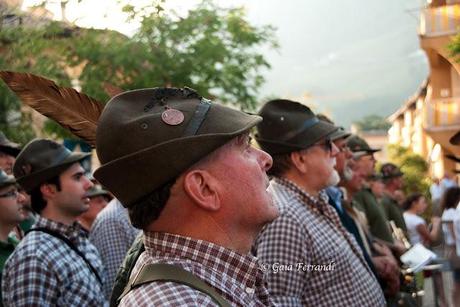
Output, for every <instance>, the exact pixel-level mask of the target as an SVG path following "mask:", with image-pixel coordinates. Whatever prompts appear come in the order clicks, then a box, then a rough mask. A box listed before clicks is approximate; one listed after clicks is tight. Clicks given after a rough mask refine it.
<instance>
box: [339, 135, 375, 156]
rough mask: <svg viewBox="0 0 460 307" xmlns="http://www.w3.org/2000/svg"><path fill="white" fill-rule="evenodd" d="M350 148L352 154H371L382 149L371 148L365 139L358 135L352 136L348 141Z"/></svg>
mask: <svg viewBox="0 0 460 307" xmlns="http://www.w3.org/2000/svg"><path fill="white" fill-rule="evenodd" d="M347 145H348V148H350V150H351V151H352V152H358V151H365V152H367V153H369V154H371V153H374V152H377V151H380V149H376V148H371V147H370V146H369V144H368V143H367V142H366V140H364V139H363V138H360V137H359V136H357V135H352V136H350V137H349V138H348V139H347Z"/></svg>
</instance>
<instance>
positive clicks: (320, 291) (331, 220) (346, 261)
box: [254, 178, 385, 307]
mask: <svg viewBox="0 0 460 307" xmlns="http://www.w3.org/2000/svg"><path fill="white" fill-rule="evenodd" d="M269 191H270V192H271V194H272V195H273V198H274V201H275V203H276V204H277V205H278V207H279V210H280V216H279V217H278V218H277V219H275V220H274V221H273V222H272V223H271V224H269V225H267V226H265V227H264V229H263V230H262V232H261V233H260V234H259V236H258V238H257V240H256V243H255V246H254V253H255V255H256V256H257V257H258V258H259V261H260V262H261V263H263V266H264V269H265V271H266V275H267V282H268V290H269V292H270V294H271V295H272V298H273V299H274V301H275V303H276V304H278V305H279V306H315V307H320V306H325V307H329V306H385V298H384V296H383V293H382V290H381V288H380V285H379V283H378V281H377V279H376V278H375V276H374V274H373V273H372V271H371V269H370V268H369V266H368V265H367V263H366V260H365V259H364V257H363V254H362V251H361V249H360V247H359V246H358V244H357V243H356V241H355V239H354V238H353V236H352V235H351V234H350V233H349V232H348V231H347V230H346V229H345V228H344V227H343V226H342V223H341V222H340V219H339V216H338V215H337V212H336V211H335V210H334V209H333V208H332V206H330V205H329V204H328V203H327V200H328V199H327V195H326V194H325V193H320V196H319V197H318V198H315V197H312V196H310V195H309V194H307V193H306V192H305V191H304V190H302V189H301V188H299V187H298V186H297V185H295V184H294V183H292V182H290V181H288V180H285V179H280V178H275V179H273V180H272V181H271V184H270V188H269Z"/></svg>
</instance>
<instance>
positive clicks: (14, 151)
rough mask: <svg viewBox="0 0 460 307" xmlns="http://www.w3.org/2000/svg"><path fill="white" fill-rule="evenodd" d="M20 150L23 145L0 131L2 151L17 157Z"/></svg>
mask: <svg viewBox="0 0 460 307" xmlns="http://www.w3.org/2000/svg"><path fill="white" fill-rule="evenodd" d="M20 151H21V146H20V145H19V144H17V143H14V142H11V141H10V140H8V139H7V138H6V136H5V135H4V134H3V132H1V131H0V152H4V153H6V154H8V155H10V156H13V157H16V156H17V155H18V154H19V152H20Z"/></svg>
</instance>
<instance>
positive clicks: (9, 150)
mask: <svg viewBox="0 0 460 307" xmlns="http://www.w3.org/2000/svg"><path fill="white" fill-rule="evenodd" d="M0 151H1V152H4V153H6V154H7V155H10V156H13V157H17V156H18V155H19V153H20V152H21V148H19V147H13V146H9V145H5V144H3V145H0Z"/></svg>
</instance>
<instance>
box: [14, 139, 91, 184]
mask: <svg viewBox="0 0 460 307" xmlns="http://www.w3.org/2000/svg"><path fill="white" fill-rule="evenodd" d="M89 155H91V154H90V153H81V152H72V151H70V150H68V149H67V148H66V147H65V146H64V145H62V144H59V143H56V142H54V141H52V140H47V139H35V140H32V141H30V142H29V143H28V144H27V145H26V146H24V148H23V149H22V150H21V152H20V153H19V155H18V156H17V158H16V162H15V163H14V165H13V174H14V176H15V177H16V180H17V182H18V183H19V185H20V186H21V187H22V188H23V189H24V190H26V192H28V193H30V191H32V190H33V189H34V188H35V187H37V186H39V185H40V184H42V183H44V182H46V181H47V180H48V179H51V178H53V177H55V176H58V175H60V174H61V173H62V172H63V171H64V170H66V169H67V168H68V167H69V166H70V165H71V164H73V163H76V162H79V161H81V160H83V159H85V158H86V157H88V156H89Z"/></svg>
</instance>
